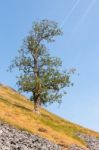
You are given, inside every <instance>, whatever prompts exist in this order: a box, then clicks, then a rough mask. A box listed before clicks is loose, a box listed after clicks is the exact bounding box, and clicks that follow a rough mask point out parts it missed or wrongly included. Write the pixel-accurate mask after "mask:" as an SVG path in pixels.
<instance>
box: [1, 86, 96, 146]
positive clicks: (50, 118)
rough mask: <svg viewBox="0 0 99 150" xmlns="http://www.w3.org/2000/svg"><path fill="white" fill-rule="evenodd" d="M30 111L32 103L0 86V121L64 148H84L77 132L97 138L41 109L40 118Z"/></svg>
mask: <svg viewBox="0 0 99 150" xmlns="http://www.w3.org/2000/svg"><path fill="white" fill-rule="evenodd" d="M32 110H33V103H32V102H30V101H28V100H27V99H26V98H25V97H23V96H21V95H19V94H18V93H17V92H15V91H14V90H12V89H11V88H9V87H6V86H4V85H0V120H2V121H4V122H7V123H9V124H11V125H13V126H15V127H18V128H20V129H24V130H27V131H29V132H32V133H35V134H39V135H40V136H43V137H46V138H48V139H50V140H52V141H54V142H55V143H60V144H61V145H66V146H67V145H69V144H74V143H75V144H77V145H79V146H84V147H85V145H84V142H83V141H81V140H80V139H79V138H77V137H76V135H75V133H77V132H81V133H86V134H90V135H93V136H97V137H99V133H96V132H94V131H91V130H89V129H86V128H83V127H81V126H79V125H76V124H73V123H71V122H69V121H66V120H64V119H62V118H60V117H58V116H56V115H54V114H52V113H50V112H48V111H47V110H45V109H41V115H40V116H38V115H36V114H34V113H33V111H32Z"/></svg>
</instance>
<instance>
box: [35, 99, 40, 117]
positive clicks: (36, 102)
mask: <svg viewBox="0 0 99 150" xmlns="http://www.w3.org/2000/svg"><path fill="white" fill-rule="evenodd" d="M40 106H41V101H40V96H37V97H34V112H35V113H37V114H40V111H39V110H40Z"/></svg>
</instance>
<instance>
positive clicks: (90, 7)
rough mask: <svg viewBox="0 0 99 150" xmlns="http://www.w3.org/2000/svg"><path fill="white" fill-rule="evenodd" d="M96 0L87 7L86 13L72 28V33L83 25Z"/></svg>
mask: <svg viewBox="0 0 99 150" xmlns="http://www.w3.org/2000/svg"><path fill="white" fill-rule="evenodd" d="M96 1H97V0H92V1H91V3H90V5H89V6H88V8H87V9H86V12H85V13H84V14H83V16H82V18H81V19H80V21H79V22H78V23H77V25H76V27H75V28H74V30H73V31H74V32H75V31H77V29H79V27H80V26H81V24H83V22H84V21H85V19H86V18H87V16H88V14H89V13H90V11H91V10H92V8H93V7H94V5H95V3H96Z"/></svg>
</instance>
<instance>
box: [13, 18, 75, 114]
mask: <svg viewBox="0 0 99 150" xmlns="http://www.w3.org/2000/svg"><path fill="white" fill-rule="evenodd" d="M60 35H62V31H61V29H60V28H59V27H58V24H57V23H56V22H54V21H49V20H41V21H38V22H34V23H33V26H32V30H31V31H30V33H29V35H28V36H27V37H26V38H25V40H24V42H23V45H22V48H21V49H20V50H19V51H18V53H19V54H18V56H16V57H15V59H14V60H13V62H12V64H11V65H10V69H13V68H15V67H16V68H18V69H19V71H20V74H19V76H18V80H17V85H18V88H19V90H20V91H23V92H31V94H32V96H31V98H30V99H31V100H33V101H34V110H35V111H38V108H39V106H40V105H41V104H48V103H50V104H51V103H54V102H58V103H60V102H61V101H62V96H63V94H64V91H63V90H62V89H64V88H65V87H69V86H71V85H72V82H71V81H70V76H71V74H72V73H74V71H75V70H74V69H71V70H70V71H69V72H67V71H64V70H63V71H62V69H61V67H62V61H61V60H60V58H57V57H52V56H51V55H50V54H49V51H48V49H47V46H46V45H47V44H49V43H51V42H54V41H55V37H57V36H60ZM46 43H47V44H46Z"/></svg>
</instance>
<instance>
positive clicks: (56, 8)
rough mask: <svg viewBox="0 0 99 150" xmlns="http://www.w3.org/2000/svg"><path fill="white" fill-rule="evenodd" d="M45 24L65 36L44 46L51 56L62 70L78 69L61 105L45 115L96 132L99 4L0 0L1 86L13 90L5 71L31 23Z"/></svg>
mask: <svg viewBox="0 0 99 150" xmlns="http://www.w3.org/2000/svg"><path fill="white" fill-rule="evenodd" d="M46 18H47V19H50V20H54V21H57V22H58V23H59V26H60V27H61V28H62V30H63V32H64V34H63V36H62V37H59V38H57V40H56V42H55V43H53V44H51V45H48V47H49V48H50V53H51V54H52V55H54V56H58V57H60V58H61V59H62V61H63V68H64V69H65V68H66V69H68V68H71V67H74V68H76V69H77V72H76V74H75V75H74V76H73V77H72V80H73V82H74V86H73V87H71V88H68V89H67V92H68V94H67V95H66V96H64V97H63V102H62V104H61V105H60V106H59V105H57V104H54V105H52V106H49V107H48V109H49V110H50V111H52V112H54V113H56V114H58V115H60V116H62V117H64V118H66V119H68V120H70V121H72V122H75V123H77V124H81V125H83V126H85V127H88V128H91V129H94V130H97V131H99V1H98V0H14V1H13V0H8V1H7V0H0V64H1V66H0V82H1V83H4V84H6V85H9V86H12V87H14V88H17V87H16V85H15V82H16V78H15V76H16V74H17V72H16V71H15V72H13V73H9V72H6V70H7V67H8V65H9V64H10V62H11V60H12V59H13V58H14V56H16V55H17V50H18V49H19V48H20V47H21V45H22V40H23V38H24V37H26V36H27V34H28V32H29V31H30V30H31V26H32V23H33V21H37V20H40V19H46ZM78 74H79V75H78Z"/></svg>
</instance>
